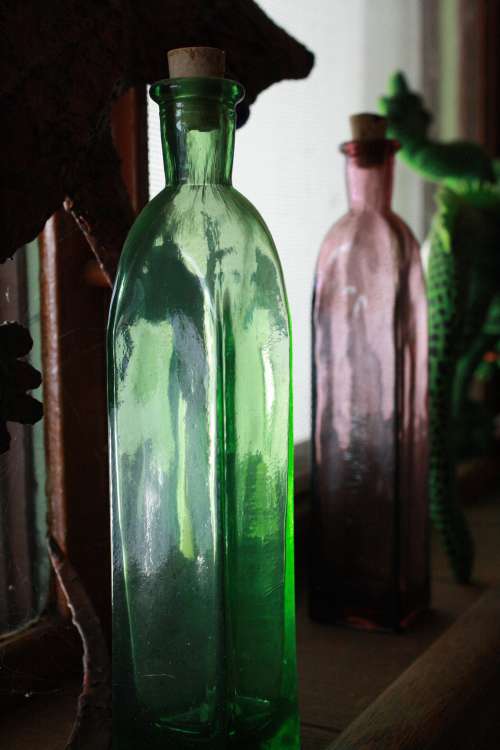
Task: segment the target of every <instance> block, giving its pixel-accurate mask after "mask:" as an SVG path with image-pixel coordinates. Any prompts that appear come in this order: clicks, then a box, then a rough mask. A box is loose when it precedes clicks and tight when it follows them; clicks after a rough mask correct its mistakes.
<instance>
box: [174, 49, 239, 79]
mask: <svg viewBox="0 0 500 750" xmlns="http://www.w3.org/2000/svg"><path fill="white" fill-rule="evenodd" d="M168 70H169V75H170V78H214V77H215V78H224V73H225V70H226V53H225V52H224V50H221V49H216V48H215V47H179V48H178V49H171V50H170V51H169V53H168Z"/></svg>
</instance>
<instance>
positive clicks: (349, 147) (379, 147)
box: [339, 138, 401, 160]
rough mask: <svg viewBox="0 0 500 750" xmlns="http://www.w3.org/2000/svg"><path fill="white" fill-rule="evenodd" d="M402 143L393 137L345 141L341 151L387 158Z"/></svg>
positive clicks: (348, 153)
mask: <svg viewBox="0 0 500 750" xmlns="http://www.w3.org/2000/svg"><path fill="white" fill-rule="evenodd" d="M400 148H401V144H400V143H399V142H398V141H396V140H394V139H391V138H382V139H380V140H376V141H345V143H341V144H340V147H339V149H340V151H341V152H342V153H343V154H345V155H346V156H363V157H368V158H373V159H375V160H377V157H378V158H385V157H386V156H391V155H392V154H395V153H396V151H399V149H400Z"/></svg>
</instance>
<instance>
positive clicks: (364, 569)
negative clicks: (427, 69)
mask: <svg viewBox="0 0 500 750" xmlns="http://www.w3.org/2000/svg"><path fill="white" fill-rule="evenodd" d="M351 125H352V128H353V137H354V138H355V140H352V141H351V142H349V143H346V144H344V145H343V146H342V147H341V150H342V152H343V153H344V154H345V155H346V160H347V189H348V194H349V211H348V213H347V214H346V215H345V216H343V217H342V218H341V219H340V220H339V221H338V222H337V223H336V224H335V225H334V226H333V227H332V229H330V231H329V232H328V234H327V235H326V238H325V240H324V242H323V245H322V247H321V251H320V255H319V259H318V264H317V268H316V279H315V289H314V300H313V314H312V328H313V511H312V529H311V550H312V553H311V557H312V569H311V593H310V612H311V616H312V617H313V618H314V619H317V620H320V621H322V622H332V623H343V624H348V625H352V626H355V627H361V628H366V629H372V628H376V629H391V630H398V629H400V628H403V627H405V626H406V625H407V624H408V623H409V622H410V621H411V620H412V619H413V618H414V617H415V615H416V614H417V613H418V612H420V611H421V610H424V609H425V608H426V607H427V605H428V601H429V570H428V566H429V555H428V523H427V421H428V416H427V318H426V298H425V287H424V279H423V273H422V267H421V262H420V255H419V248H418V245H417V242H416V240H415V238H414V237H413V235H412V233H411V231H410V229H409V228H408V227H407V226H406V224H405V223H404V222H403V221H402V220H401V219H400V218H399V217H398V216H396V215H395V214H394V213H393V211H392V210H391V194H392V182H393V170H394V154H395V152H396V150H397V148H398V145H397V143H396V142H395V141H391V140H386V139H385V120H384V118H379V117H378V116H377V115H356V116H354V117H352V118H351Z"/></svg>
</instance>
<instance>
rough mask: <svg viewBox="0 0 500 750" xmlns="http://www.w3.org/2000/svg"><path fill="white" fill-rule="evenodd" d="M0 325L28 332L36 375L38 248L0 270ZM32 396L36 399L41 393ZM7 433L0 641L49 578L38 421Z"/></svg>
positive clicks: (34, 613)
mask: <svg viewBox="0 0 500 750" xmlns="http://www.w3.org/2000/svg"><path fill="white" fill-rule="evenodd" d="M0 320H1V321H4V320H17V321H19V322H20V323H22V324H23V325H25V326H27V327H28V328H29V330H30V333H31V336H32V338H33V342H34V343H33V349H32V351H31V352H30V355H29V357H28V360H29V361H30V362H31V364H32V365H33V366H34V367H36V368H37V369H38V370H41V335H40V285H39V255H38V243H37V242H33V243H31V244H30V245H28V246H26V247H24V248H22V249H20V250H18V252H17V253H16V254H15V256H14V259H13V260H11V261H7V263H5V264H4V265H3V266H1V267H0ZM33 395H34V396H36V397H37V398H38V399H41V398H42V393H41V389H38V390H37V391H35V392H34V393H33ZM8 428H9V432H10V435H11V447H10V450H9V451H8V452H7V453H5V454H3V455H2V456H0V635H5V634H6V633H9V632H12V631H14V630H18V629H20V628H22V627H24V626H26V625H28V624H29V623H31V622H33V621H34V620H36V619H37V617H38V616H39V615H40V613H41V612H42V611H43V609H44V607H45V604H46V601H47V595H48V589H49V578H50V568H49V562H48V557H47V552H46V537H47V500H46V492H45V455H44V443H43V421H42V422H39V423H38V424H36V425H34V426H33V427H31V426H23V425H18V424H14V423H9V425H8Z"/></svg>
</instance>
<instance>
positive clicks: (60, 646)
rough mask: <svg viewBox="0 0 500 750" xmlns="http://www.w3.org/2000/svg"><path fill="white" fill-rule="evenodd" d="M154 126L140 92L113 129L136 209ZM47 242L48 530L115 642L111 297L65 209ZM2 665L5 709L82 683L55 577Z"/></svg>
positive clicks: (43, 270)
mask: <svg viewBox="0 0 500 750" xmlns="http://www.w3.org/2000/svg"><path fill="white" fill-rule="evenodd" d="M146 124H147V123H146V89H145V87H138V88H136V89H131V90H129V91H128V92H127V93H126V94H125V95H124V96H122V97H121V98H120V99H119V100H118V101H117V102H116V103H115V105H114V107H113V111H112V130H113V138H114V142H115V146H116V148H117V151H118V153H119V155H120V157H121V160H122V176H123V178H124V181H125V184H126V186H127V189H128V191H129V195H130V198H131V202H132V206H133V208H134V211H135V212H136V213H138V212H139V210H140V209H141V208H142V207H143V206H144V205H145V203H146V202H147V200H148V172H147V163H148V160H147V127H146ZM39 240H40V241H39V246H40V295H41V318H42V362H43V366H42V370H43V378H44V384H43V401H44V412H45V415H44V434H45V462H46V469H47V500H48V531H49V533H50V534H51V535H52V536H53V537H54V538H55V539H56V540H57V542H58V543H59V546H60V547H61V549H62V550H63V551H64V553H65V554H66V555H67V557H68V559H69V560H70V561H71V563H72V565H73V566H74V568H75V569H76V571H77V573H78V574H79V576H80V578H81V580H82V582H83V585H84V587H85V589H86V591H87V593H88V595H89V596H90V599H91V601H92V602H93V604H94V607H95V609H96V611H97V614H98V616H99V618H100V620H101V623H102V626H103V629H104V632H105V634H106V637H107V639H108V641H110V630H111V591H110V560H111V556H110V541H109V537H110V535H109V486H108V453H107V417H106V384H105V381H106V369H105V349H106V339H105V334H106V324H107V317H108V309H109V303H110V300H111V291H110V290H109V289H108V288H107V287H106V286H105V285H103V283H102V280H101V279H99V274H98V272H97V271H96V266H97V264H96V263H94V261H93V259H92V254H91V251H90V248H89V246H88V244H87V242H86V240H85V238H84V236H83V234H82V233H81V232H80V230H79V229H78V227H77V226H76V224H75V222H74V220H73V219H72V217H71V216H69V215H68V214H67V213H66V212H65V211H64V210H63V209H61V210H59V211H58V212H57V213H56V214H54V215H53V216H52V217H51V218H50V219H49V220H48V222H47V224H46V225H45V228H44V230H43V232H42V233H41V235H40V238H39ZM15 429H18V428H17V426H16V427H15ZM20 429H22V428H20ZM0 663H1V665H2V668H1V669H0V690H1V692H2V697H3V698H4V696H5V698H4V699H3V701H2V708H3V710H11V709H12V708H13V707H14V706H17V705H19V704H22V703H23V702H24V701H25V700H26V697H28V696H32V695H34V694H36V693H37V692H40V691H42V692H43V691H46V690H50V689H54V687H55V686H57V685H59V684H60V683H61V681H64V680H66V679H67V678H68V677H69V676H73V679H79V675H80V673H81V644H80V641H79V638H78V636H77V633H76V630H75V628H74V627H73V626H72V624H71V619H70V613H69V611H68V608H67V605H66V602H65V600H64V597H63V595H62V592H61V590H60V588H59V587H58V585H57V583H56V581H55V579H54V576H52V580H51V584H50V593H49V602H48V606H47V608H46V611H45V612H44V614H43V615H42V616H41V617H40V619H39V620H38V621H37V622H36V623H35V624H33V625H32V626H31V627H29V628H26V629H25V630H22V631H20V632H17V633H14V634H12V635H9V636H6V637H4V638H2V639H1V640H0Z"/></svg>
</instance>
